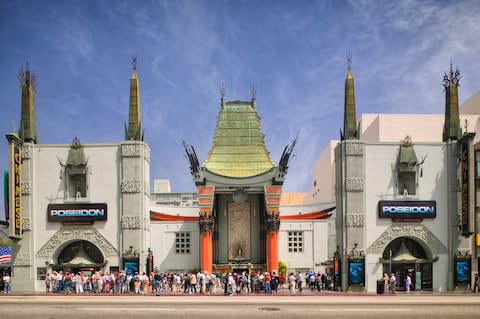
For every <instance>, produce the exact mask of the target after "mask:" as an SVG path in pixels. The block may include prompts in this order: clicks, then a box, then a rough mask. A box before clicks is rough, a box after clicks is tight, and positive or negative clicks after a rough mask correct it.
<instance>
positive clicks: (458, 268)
mask: <svg viewBox="0 0 480 319" xmlns="http://www.w3.org/2000/svg"><path fill="white" fill-rule="evenodd" d="M455 281H456V283H457V284H469V283H470V259H457V260H456V261H455Z"/></svg>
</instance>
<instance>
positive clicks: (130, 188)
mask: <svg viewBox="0 0 480 319" xmlns="http://www.w3.org/2000/svg"><path fill="white" fill-rule="evenodd" d="M140 186H141V183H140V181H139V180H128V179H127V180H123V181H122V193H140V188H141V187H140Z"/></svg>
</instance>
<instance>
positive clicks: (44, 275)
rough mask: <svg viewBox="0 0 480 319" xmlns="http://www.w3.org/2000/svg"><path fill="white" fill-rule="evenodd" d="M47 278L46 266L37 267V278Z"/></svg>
mask: <svg viewBox="0 0 480 319" xmlns="http://www.w3.org/2000/svg"><path fill="white" fill-rule="evenodd" d="M46 278H47V268H46V267H37V280H45V279H46Z"/></svg>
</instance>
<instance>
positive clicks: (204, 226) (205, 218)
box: [198, 213, 215, 233]
mask: <svg viewBox="0 0 480 319" xmlns="http://www.w3.org/2000/svg"><path fill="white" fill-rule="evenodd" d="M198 225H199V227H200V232H201V233H208V232H212V231H213V227H214V226H215V220H214V219H213V217H212V215H211V214H209V213H204V214H202V213H201V214H200V218H199V220H198Z"/></svg>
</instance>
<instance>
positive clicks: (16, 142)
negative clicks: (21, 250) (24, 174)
mask: <svg viewBox="0 0 480 319" xmlns="http://www.w3.org/2000/svg"><path fill="white" fill-rule="evenodd" d="M7 139H8V148H9V166H10V167H9V170H8V171H9V173H8V199H7V198H5V200H8V212H6V213H7V214H6V218H7V220H8V223H9V227H8V236H9V237H10V238H15V239H22V235H23V232H22V203H21V202H22V191H21V187H20V181H21V175H20V174H21V170H22V155H21V147H22V140H20V138H19V137H18V136H17V135H15V134H7Z"/></svg>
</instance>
